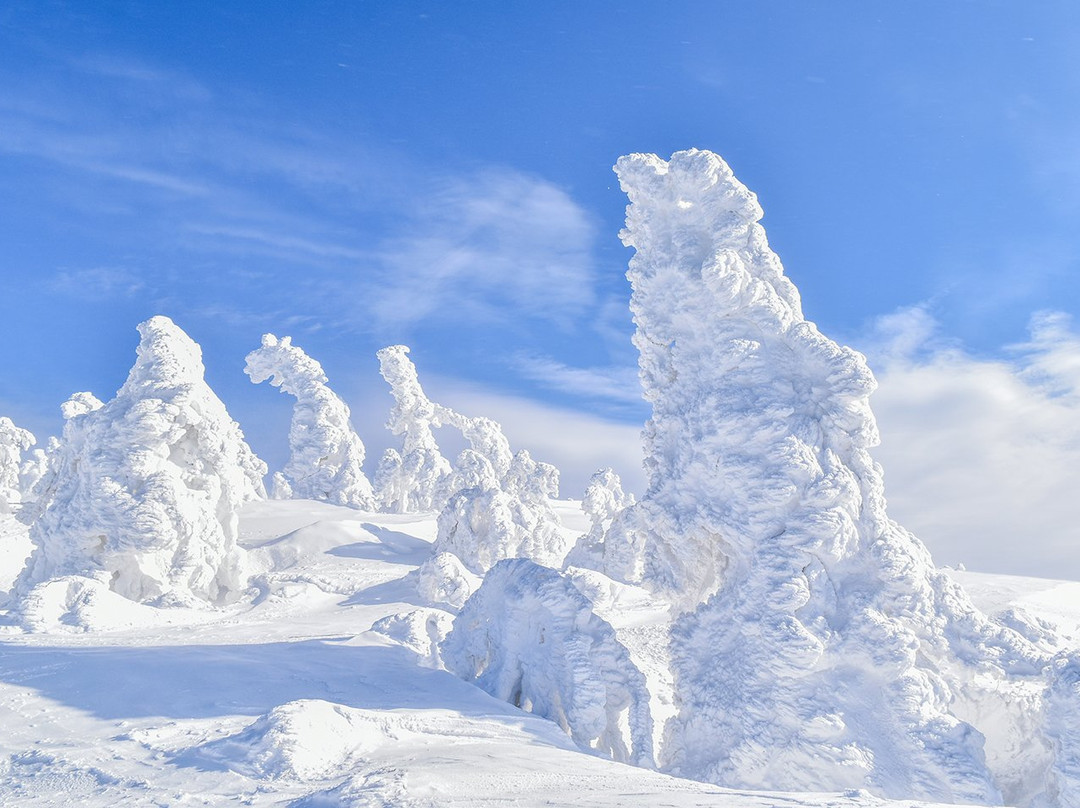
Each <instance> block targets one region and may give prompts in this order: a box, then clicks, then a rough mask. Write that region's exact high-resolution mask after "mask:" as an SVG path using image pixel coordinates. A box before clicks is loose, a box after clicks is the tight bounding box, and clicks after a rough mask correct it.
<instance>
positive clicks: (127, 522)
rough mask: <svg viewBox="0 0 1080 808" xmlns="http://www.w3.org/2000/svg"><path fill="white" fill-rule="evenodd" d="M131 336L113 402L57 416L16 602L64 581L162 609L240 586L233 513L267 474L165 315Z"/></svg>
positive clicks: (78, 402)
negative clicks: (129, 363) (129, 355)
mask: <svg viewBox="0 0 1080 808" xmlns="http://www.w3.org/2000/svg"><path fill="white" fill-rule="evenodd" d="M139 332H140V334H141V335H142V339H141V341H140V343H139V347H138V358H137V360H136V362H135V366H134V367H133V368H132V369H131V372H130V373H129V375H128V378H127V381H126V382H124V385H123V386H122V387H121V388H120V390H119V391H118V392H117V394H116V397H115V398H114V399H113V400H112V401H110V402H108V403H107V404H104V405H102V404H101V402H100V401H98V400H97V399H96V398H94V397H93V396H92V395H90V394H86V393H83V394H78V395H76V396H74V397H73V398H72V399H71V400H69V401H68V402H67V403H66V404H65V405H64V407H63V412H64V415H65V417H66V418H67V421H66V423H65V426H64V433H63V438H62V441H61V445H60V447H59V449H58V450H57V454H56V458H55V464H54V466H53V467H52V468H51V469H50V472H49V474H48V475H47V476H46V478H45V479H44V480H43V481H42V483H43V484H42V485H40V486H39V488H40V489H41V498H40V499H39V502H38V511H39V513H40V516H39V517H38V518H37V519H36V521H35V522H34V524H33V525H32V527H31V534H30V536H31V539H32V540H33V542H34V545H35V549H34V553H33V555H32V557H31V558H30V561H29V563H28V567H27V569H26V570H25V571H24V573H23V575H22V576H21V578H20V579H19V582H18V583H17V586H16V590H17V591H18V592H19V593H22V594H26V593H27V592H28V591H29V590H30V589H31V588H32V587H33V586H34V585H35V584H38V583H40V582H43V581H47V580H50V579H54V578H60V577H63V576H67V575H83V576H87V577H93V578H95V579H98V580H101V581H103V582H104V583H106V584H107V585H108V586H109V588H110V589H112V590H113V591H114V592H116V593H118V594H120V595H123V596H124V597H127V598H129V599H132V600H137V601H154V602H157V603H163V604H164V603H171V602H184V601H188V600H191V599H192V598H195V599H200V600H209V601H212V602H219V601H225V600H230V599H232V598H234V597H236V596H237V594H238V593H239V592H240V591H241V590H242V588H243V587H244V586H245V580H246V578H245V575H244V555H243V552H242V551H241V550H240V548H239V547H238V546H237V544H236V539H237V509H238V508H239V507H240V506H241V505H243V504H244V503H245V502H249V501H251V500H254V499H259V498H263V497H265V492H264V490H263V484H262V477H263V475H264V474H265V473H266V466H265V464H264V463H263V462H262V461H261V460H259V459H258V458H257V457H255V455H254V454H253V453H252V451H251V449H249V448H248V446H247V444H246V443H245V442H244V439H243V435H242V434H241V432H240V428H239V427H238V426H237V425H236V423H235V422H234V421H233V420H232V419H231V418H229V415H228V413H227V412H226V410H225V405H224V404H222V403H221V401H220V400H219V399H218V398H217V396H215V395H214V393H213V392H212V391H211V390H210V388H209V387H208V386H207V385H206V382H205V381H204V380H203V364H202V356H201V351H200V350H199V347H198V345H196V344H195V343H194V342H193V341H192V340H191V339H190V338H189V337H188V336H187V335H186V334H185V333H184V332H183V331H181V330H180V329H179V328H177V326H176V325H174V324H173V323H172V321H171V320H169V319H168V318H166V317H154V318H151V319H150V320H147V321H146V322H145V323H142V324H141V325H140V326H139Z"/></svg>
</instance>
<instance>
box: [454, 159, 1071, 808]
mask: <svg viewBox="0 0 1080 808" xmlns="http://www.w3.org/2000/svg"><path fill="white" fill-rule="evenodd" d="M616 171H617V173H618V175H619V179H620V182H621V183H622V187H623V189H624V190H625V191H626V193H627V194H628V196H629V198H630V202H631V204H630V205H629V207H628V208H627V225H626V229H625V230H624V231H623V233H622V238H623V241H624V243H625V244H626V245H627V246H630V247H633V248H634V249H635V255H634V257H633V258H632V260H631V262H630V269H629V272H628V273H627V276H628V278H629V279H630V281H631V284H632V287H633V295H632V300H631V309H632V312H633V314H634V320H635V323H636V326H637V331H636V334H635V338H634V341H635V345H636V346H637V347H638V349H639V351H640V370H641V374H640V375H641V380H642V386H643V388H644V393H645V397H646V399H647V400H648V401H649V402H650V403H651V405H652V410H653V412H652V417H651V419H650V420H649V422H648V423H647V425H646V429H645V435H644V437H645V455H646V461H645V462H646V470H647V473H648V480H649V486H648V489H647V491H646V493H645V495H644V496H643V498H642V500H641V501H640V502H637V503H633V502H632V501H630V500H629V499H628V498H624V497H623V495H622V492H621V490H620V489H619V487H618V485H617V481H616V480H614V479H612V478H611V477H609V476H607V475H603V474H601V475H598V476H597V477H596V478H594V481H593V486H591V487H590V491H589V493H588V494H587V495H586V498H585V508H586V510H587V513H588V514H589V516H590V518H591V521H592V524H593V527H592V529H591V530H590V531H589V533H588V534H587V535H585V536H583V537H581V539H580V540H579V541H578V544H577V545H576V546H575V547H574V549H573V550H572V551H571V553H570V554H569V555H568V557H567V558H566V564H567V565H576V566H581V567H591V568H593V569H594V570H596V571H599V572H601V573H603V574H604V575H606V576H608V577H609V578H610V579H611V580H612V585H613V586H614V585H617V583H618V582H621V583H622V584H624V585H642V586H644V587H646V588H647V589H648V590H651V591H652V592H653V593H654V594H655V595H657V596H659V597H662V598H663V599H664V600H666V602H668V603H669V604H670V609H671V620H670V623H669V624H668V627H667V636H668V643H669V649H668V650H669V653H670V660H671V662H670V665H671V670H670V674H671V678H672V689H673V694H674V702H675V708H676V710H675V714H674V715H673V716H672V717H671V718H670V719H669V720H668V721H667V722H666V726H665V727H664V729H663V732H662V735H661V742H660V743H659V744H658V748H656V749H654V750H652V753H653V754H654V756H655V759H656V762H657V764H658V765H659V766H660V768H662V769H664V770H666V771H669V772H672V773H674V774H679V775H682V776H686V777H691V778H695V779H702V780H708V781H712V782H715V783H718V784H721V785H726V786H731V787H739V788H759V789H769V790H813V791H831V790H841V789H851V788H863V789H868V790H870V791H871V792H873V793H876V794H879V795H882V796H887V797H895V798H916V799H927V800H934V801H942V802H963V803H967V802H974V803H982V804H1001V803H1002V801H1006V802H1008V803H1009V804H1017V805H1026V806H1059V807H1060V808H1064V806H1070V805H1075V804H1078V803H1077V799H1078V789H1080V751H1078V745H1080V675H1078V673H1077V671H1078V670H1080V668H1078V667H1077V657H1076V655H1075V654H1074V655H1071V656H1070V655H1068V654H1063V655H1061V656H1059V657H1057V658H1054V657H1053V656H1052V651H1051V646H1050V645H1048V644H1047V643H1046V641H1045V640H1046V636H1045V629H1044V627H1041V626H1036V625H1032V624H1031V623H1029V622H1027V621H1025V619H1024V618H1023V616H1022V615H1017V614H1013V615H1011V616H1009V617H1008V619H1007V620H1003V621H993V620H990V619H988V618H987V617H986V616H984V615H983V614H981V613H980V612H979V611H978V610H977V609H976V608H975V607H974V606H973V605H972V603H971V601H970V600H969V598H968V597H967V595H966V593H965V592H964V591H963V590H962V589H961V588H960V587H959V586H958V585H957V584H956V583H954V582H953V581H952V580H951V579H950V578H948V577H947V576H946V575H945V574H944V573H942V572H941V571H939V570H937V569H936V568H935V567H934V565H933V563H932V561H931V559H930V556H929V554H928V553H927V551H926V549H925V547H924V546H923V545H922V544H921V543H920V542H919V541H918V540H917V539H916V538H915V537H913V536H912V535H911V534H910V533H908V532H907V531H905V530H903V529H902V528H901V527H900V526H899V525H897V524H896V523H895V522H893V521H892V520H890V519H889V518H888V515H887V513H886V508H885V497H884V484H883V478H882V472H881V469H880V468H879V467H878V466H877V465H876V464H875V463H874V461H873V460H872V459H871V456H870V454H869V450H870V449H871V448H872V447H873V446H874V445H876V443H877V440H878V436H877V429H876V425H875V422H874V418H873V415H872V413H871V411H870V407H869V402H868V399H869V395H870V393H871V392H872V391H873V389H874V386H875V382H874V379H873V376H872V374H871V373H870V371H869V369H868V368H867V366H866V363H865V361H864V359H863V357H862V356H861V355H860V354H858V353H856V352H855V351H852V350H850V349H848V348H845V347H842V346H840V345H837V344H836V343H835V342H833V341H831V340H829V339H827V338H826V337H824V336H823V335H822V334H821V333H819V332H818V330H817V328H816V327H815V326H814V325H813V324H812V323H810V322H808V321H806V319H805V318H804V317H803V314H802V311H801V305H800V301H799V296H798V291H797V290H796V289H795V287H794V286H793V285H792V283H791V282H790V281H789V280H788V279H787V278H786V277H785V276H784V274H783V268H782V266H781V264H780V261H779V259H778V258H777V256H776V255H775V254H774V253H773V252H772V251H771V250H770V249H769V246H768V242H767V240H766V237H765V232H764V230H763V229H762V227H761V226H760V225H759V224H758V221H759V219H760V218H761V216H762V212H761V208H760V207H759V205H758V203H757V199H756V197H755V196H754V195H753V194H752V193H751V192H750V191H748V190H747V189H746V188H745V187H744V186H743V185H742V184H741V183H740V182H739V181H738V180H737V179H736V178H735V177H734V176H733V174H732V172H731V170H730V169H729V168H728V166H727V165H726V164H725V163H724V162H723V160H721V159H720V158H719V157H718V156H716V155H714V154H711V153H709V152H702V151H687V152H680V153H677V154H675V155H674V156H673V157H672V159H671V160H670V161H664V160H662V159H660V158H658V157H656V156H654V155H631V156H628V157H625V158H622V159H621V160H620V161H619V163H618V165H617V166H616ZM567 573H568V574H566V573H564V575H563V576H562V578H561V580H562V581H563V582H564V584H565V585H562V586H561V588H560V585H557V584H556V583H555V580H554V579H553V578H552V576H554V575H557V573H555V572H554V571H549V572H547V573H545V574H544V575H540V574H538V573H537V572H536V570H535V569H534V568H531V567H529V566H526V565H524V564H522V565H518V564H510V563H509V562H503V563H502V564H499V565H497V566H496V567H494V568H493V569H492V570H491V572H489V573H488V577H487V578H486V579H485V581H484V583H483V584H482V585H481V587H480V589H479V590H478V591H477V592H476V594H475V595H474V596H473V597H472V598H471V599H470V600H469V601H467V602H466V604H465V606H464V608H463V609H462V611H461V614H460V616H459V618H458V620H457V621H456V622H455V627H454V630H453V632H452V633H451V635H450V638H449V639H448V640H447V641H446V642H445V643H444V645H443V658H444V661H445V664H446V665H447V666H448V667H449V668H450V669H452V670H455V671H457V672H458V673H459V674H460V675H462V676H464V677H465V678H468V679H470V680H473V681H476V682H477V683H478V684H480V685H481V686H484V687H486V688H487V689H488V690H489V691H490V692H492V693H494V694H496V695H499V696H501V697H504V698H508V699H510V700H513V701H515V702H517V703H521V704H525V705H528V704H531V705H532V709H534V710H535V711H538V712H540V713H541V714H544V715H547V716H548V717H551V718H553V719H554V720H557V721H559V722H560V723H562V724H563V725H564V726H565V727H566V728H567V731H568V732H569V733H570V734H571V735H572V736H574V737H577V738H578V739H579V742H582V745H583V746H589V747H593V748H596V749H598V750H600V749H602V750H606V751H607V752H608V753H611V754H614V750H613V748H612V747H611V746H610V745H609V744H607V743H605V742H603V741H601V737H602V736H603V733H602V732H599V733H598V731H596V730H593V731H592V736H591V737H590V738H589V739H588V740H585V739H583V738H582V737H581V736H582V735H587V734H589V732H588V731H584V730H582V729H575V726H574V722H573V719H572V718H571V717H570V716H571V715H572V714H573V710H572V709H570V708H567V707H566V706H565V705H573V704H574V703H575V701H574V694H575V692H576V690H577V688H579V687H583V686H585V685H582V684H580V682H584V681H588V680H589V677H593V676H604V675H608V674H606V673H603V672H604V671H606V670H607V668H606V667H605V661H606V660H607V659H608V658H609V657H608V656H607V655H606V654H603V653H600V652H598V651H595V650H590V649H596V648H597V647H598V645H599V643H600V639H599V638H600V637H601V636H603V637H604V638H605V641H610V642H612V643H618V640H617V639H616V638H615V635H614V634H610V633H606V632H604V631H602V630H598V629H597V628H596V626H597V625H599V624H598V623H594V622H593V621H594V620H598V618H596V615H595V611H596V609H597V608H599V605H598V604H594V608H593V609H592V610H591V611H589V612H588V617H587V618H582V617H579V618H578V619H577V620H576V621H573V624H572V625H571V623H572V621H571V620H570V619H569V617H568V616H569V615H573V614H577V613H578V612H577V611H576V610H577V609H579V608H581V607H580V604H579V603H578V600H577V596H576V595H574V594H571V593H572V591H573V586H572V584H573V583H574V582H575V580H577V579H578V578H580V576H577V575H575V574H574V571H573V570H568V571H567ZM541 579H542V580H541ZM489 590H490V591H489ZM581 594H582V595H585V596H586V597H587V595H588V593H587V592H586V591H585V588H582V591H581ZM555 616H562V617H563V619H562V620H558V619H556V618H555ZM600 622H601V623H602V621H600ZM553 625H559V626H561V627H562V628H561V629H560V630H559V631H560V632H561V633H559V634H558V640H557V643H558V646H559V648H560V649H562V648H564V647H569V646H571V645H572V646H573V647H574V648H575V649H576V651H579V652H580V653H582V656H581V657H579V658H578V659H579V661H578V662H577V663H576V664H569V665H567V666H566V667H567V670H568V671H569V670H572V671H573V672H572V673H571V672H566V673H563V674H560V675H561V679H560V678H559V675H556V674H555V673H554V672H553V671H554V669H553V668H552V661H551V660H550V659H544V660H540V659H538V658H537V655H542V654H543V653H544V652H543V649H541V648H540V647H539V645H540V642H541V640H542V641H543V642H545V643H549V644H550V643H551V642H552V640H551V639H548V638H545V637H544V632H545V631H553V630H554V629H551V628H549V626H553ZM609 628H610V627H609ZM538 632H539V633H540V637H541V639H537V640H534V641H533V642H532V644H529V640H528V638H529V637H534V638H535V637H536V636H537V633H538ZM624 650H625V649H624ZM629 650H630V653H629V654H626V655H619V656H618V658H619V665H620V666H621V668H620V675H621V676H623V677H625V678H624V679H621V680H619V681H620V682H622V683H623V685H624V687H625V686H626V685H625V683H626V682H631V681H639V679H638V678H637V676H636V675H635V674H637V673H638V671H637V669H636V668H634V659H635V649H633V648H631V649H629ZM557 656H558V658H559V659H560V660H561V659H564V658H566V657H567V654H566V652H565V651H562V650H560V651H559V652H557ZM530 666H535V667H536V669H537V672H532V671H531V670H530ZM632 689H633V688H632V687H631V688H630V689H629V690H628V691H626V692H630V690H632ZM625 698H626V697H625V696H624V697H623V699H614V700H612V699H611V698H610V697H608V700H607V701H605V702H604V703H605V704H607V705H608V707H609V708H612V707H613V706H615V705H620V704H624V703H626V702H625V701H624V699H625ZM653 698H654V704H655V694H654V696H653ZM631 702H633V698H631ZM633 703H636V702H633ZM622 725H623V727H624V734H623V744H624V747H626V748H630V747H631V746H632V744H633V742H634V737H640V736H633V733H632V732H631V733H628V732H627V731H626V729H625V728H626V726H627V722H625V721H623V724H622ZM579 726H580V727H584V726H585V722H581V724H579ZM639 726H640V724H639Z"/></svg>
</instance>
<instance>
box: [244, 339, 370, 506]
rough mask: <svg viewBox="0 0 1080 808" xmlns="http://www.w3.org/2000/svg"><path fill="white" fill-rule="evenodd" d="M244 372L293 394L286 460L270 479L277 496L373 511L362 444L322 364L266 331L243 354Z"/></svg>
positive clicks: (290, 340)
mask: <svg viewBox="0 0 1080 808" xmlns="http://www.w3.org/2000/svg"><path fill="white" fill-rule="evenodd" d="M244 372H245V373H247V375H248V376H250V377H251V381H252V382H254V383H255V384H259V383H261V382H264V381H266V380H267V379H269V380H270V384H271V385H273V386H274V387H277V388H278V389H279V390H280V391H281V392H283V393H288V394H289V395H291V396H293V397H294V398H295V399H296V404H295V405H294V407H293V416H292V424H291V426H290V427H289V450H290V455H289V460H288V462H287V463H286V464H285V468H284V469H283V470H282V472H280V473H279V474H280V476H279V474H275V475H274V478H273V496H274V498H275V499H286V498H288V497H296V498H298V499H314V500H319V501H320V502H330V503H332V504H334V505H345V506H347V507H350V508H359V509H361V510H374V508H375V496H374V493H373V491H372V488H371V483H370V482H369V481H368V478H367V477H366V476H365V475H364V470H363V464H364V455H365V450H364V444H363V441H361V440H360V436H359V435H357V434H356V431H355V430H354V429H353V427H352V423H350V421H349V415H350V414H349V407H348V406H347V405H346V404H345V402H344V401H342V400H341V399H340V398H339V397H338V395H337V394H336V393H335V392H334V391H333V390H331V389H330V388H329V387H328V386H327V378H326V374H325V373H324V372H323V369H322V366H321V365H320V364H319V363H318V362H316V361H315V360H314V359H312V358H311V357H310V356H308V355H307V354H305V353H304V352H303V351H302V350H301V349H300V348H298V347H296V346H295V345H293V344H292V338H291V337H282V338H281V339H278V338H277V337H275V336H274V335H273V334H265V335H263V338H262V347H260V348H259V349H257V350H255V351H252V352H251V353H250V354H248V356H247V365H246V367H245V368H244Z"/></svg>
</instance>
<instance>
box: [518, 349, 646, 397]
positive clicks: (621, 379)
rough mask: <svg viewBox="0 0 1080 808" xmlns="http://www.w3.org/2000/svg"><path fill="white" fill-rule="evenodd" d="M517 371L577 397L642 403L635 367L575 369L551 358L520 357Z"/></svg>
mask: <svg viewBox="0 0 1080 808" xmlns="http://www.w3.org/2000/svg"><path fill="white" fill-rule="evenodd" d="M514 370H516V371H517V372H518V373H519V374H520V375H521V376H523V377H524V378H526V379H529V380H531V381H534V382H537V383H539V384H541V385H542V386H544V387H547V388H548V389H551V390H557V391H559V392H561V393H568V394H570V395H572V396H576V397H578V398H582V399H594V400H595V399H606V400H608V401H612V402H615V403H619V404H633V405H640V404H642V397H641V383H640V382H639V381H638V374H637V368H636V367H599V368H596V367H594V368H575V367H570V366H568V365H565V364H563V363H562V362H559V361H557V360H555V359H551V358H550V357H542V356H526V355H519V356H518V357H517V358H516V359H515V361H514Z"/></svg>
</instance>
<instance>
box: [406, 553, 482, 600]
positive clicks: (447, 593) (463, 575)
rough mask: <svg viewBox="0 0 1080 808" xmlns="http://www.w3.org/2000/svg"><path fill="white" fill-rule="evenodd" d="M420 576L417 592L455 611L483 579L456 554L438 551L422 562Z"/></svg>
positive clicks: (425, 598) (418, 570) (417, 582)
mask: <svg viewBox="0 0 1080 808" xmlns="http://www.w3.org/2000/svg"><path fill="white" fill-rule="evenodd" d="M416 576H417V577H416V593H417V594H418V595H419V596H420V599H421V600H423V601H424V602H425V603H428V604H430V605H432V606H441V607H443V608H449V609H452V610H453V611H455V612H456V611H458V610H459V609H460V608H461V607H462V606H464V605H465V601H466V600H468V599H469V596H470V595H471V594H472V593H473V592H475V591H476V590H477V588H478V587H479V586H480V579H479V578H478V577H477V576H476V575H474V574H473V573H471V572H469V570H468V569H467V568H466V567H465V565H464V564H462V563H461V559H459V558H458V557H457V556H456V555H454V554H453V553H446V552H442V553H436V554H435V555H433V556H432V557H431V558H429V559H428V560H427V561H425V562H424V563H423V564H421V565H420V567H419V569H417V571H416Z"/></svg>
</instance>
